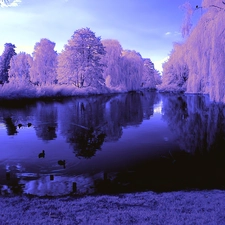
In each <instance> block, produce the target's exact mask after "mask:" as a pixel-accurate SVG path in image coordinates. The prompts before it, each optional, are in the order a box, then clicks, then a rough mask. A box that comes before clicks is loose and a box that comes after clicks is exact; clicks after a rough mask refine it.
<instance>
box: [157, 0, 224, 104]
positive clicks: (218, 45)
mask: <svg viewBox="0 0 225 225" xmlns="http://www.w3.org/2000/svg"><path fill="white" fill-rule="evenodd" d="M223 5H225V4H224V3H223V2H221V1H219V0H215V1H214V2H213V4H212V2H211V1H208V0H204V1H203V3H202V7H204V8H206V9H207V10H205V12H204V14H203V15H202V17H201V18H200V20H199V22H198V24H197V25H196V26H195V28H194V29H193V30H192V32H191V34H190V36H189V37H188V38H187V40H186V41H185V42H184V43H183V44H182V45H179V46H178V45H176V46H175V47H174V51H173V52H172V54H171V55H170V58H169V60H168V61H167V62H166V63H165V64H164V68H163V69H164V70H163V82H162V85H161V87H163V89H164V90H169V91H170V90H175V91H176V90H180V89H183V90H184V91H186V92H189V93H204V94H209V95H210V98H211V99H212V100H215V101H222V102H225V88H224V87H225V79H224V77H225V66H224V65H225V38H224V30H225V25H224V24H225V12H224V9H223V7H224V6H223ZM180 75H181V76H180ZM180 78H181V79H180Z"/></svg>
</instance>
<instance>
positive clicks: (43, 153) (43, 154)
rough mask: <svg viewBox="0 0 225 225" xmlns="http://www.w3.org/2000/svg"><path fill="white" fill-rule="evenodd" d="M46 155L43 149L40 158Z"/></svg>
mask: <svg viewBox="0 0 225 225" xmlns="http://www.w3.org/2000/svg"><path fill="white" fill-rule="evenodd" d="M44 157H45V150H42V152H41V153H39V155H38V158H44Z"/></svg>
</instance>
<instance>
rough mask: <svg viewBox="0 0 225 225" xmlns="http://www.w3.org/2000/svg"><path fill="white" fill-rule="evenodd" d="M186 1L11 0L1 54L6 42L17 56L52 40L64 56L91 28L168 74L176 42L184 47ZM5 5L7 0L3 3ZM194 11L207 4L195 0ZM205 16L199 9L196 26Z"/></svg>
mask: <svg viewBox="0 0 225 225" xmlns="http://www.w3.org/2000/svg"><path fill="white" fill-rule="evenodd" d="M185 1H186V0H172V1H171V0H47V1H46V0H9V2H10V4H11V6H9V7H5V6H4V4H3V3H1V6H0V21H1V22H0V55H1V54H2V52H3V50H4V44H5V43H12V44H15V45H16V52H17V53H19V52H21V51H23V52H27V53H30V54H31V53H32V52H33V49H34V45H35V43H37V42H39V41H40V39H41V38H47V39H49V40H51V41H53V42H55V43H56V47H55V50H56V51H57V52H58V53H60V52H61V51H62V49H63V48H64V45H65V44H67V41H68V40H69V39H70V38H71V36H72V35H73V33H74V32H75V31H76V30H78V29H80V28H85V27H89V28H90V29H91V30H92V31H93V32H95V34H96V36H98V37H99V36H100V37H101V38H102V39H116V40H118V41H119V42H120V44H121V45H122V47H123V49H129V50H135V51H137V52H139V53H140V54H141V55H142V57H143V58H150V59H151V60H152V61H153V63H154V64H155V68H156V69H158V70H159V71H162V66H161V64H162V62H163V61H165V60H166V59H167V58H168V56H169V54H170V52H171V50H172V48H173V43H174V42H182V41H184V39H183V38H182V35H181V25H182V21H183V17H184V11H183V10H182V9H181V8H180V6H181V5H182V4H183V3H185ZM0 2H1V0H0ZM189 2H190V3H191V5H193V7H195V6H196V5H201V0H190V1H189ZM200 16H201V12H200V10H196V11H195V13H194V17H193V21H192V22H193V24H195V23H196V21H197V20H198V19H199V17H200Z"/></svg>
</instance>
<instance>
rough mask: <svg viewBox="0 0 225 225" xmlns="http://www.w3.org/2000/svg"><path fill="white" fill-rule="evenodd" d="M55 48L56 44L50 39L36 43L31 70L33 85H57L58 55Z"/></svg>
mask: <svg viewBox="0 0 225 225" xmlns="http://www.w3.org/2000/svg"><path fill="white" fill-rule="evenodd" d="M54 47H55V43H54V42H51V41H49V40H48V39H41V41H40V42H38V43H36V45H35V47H34V52H33V64H32V67H31V69H30V76H31V81H32V83H34V84H36V85H43V84H44V85H47V84H54V83H56V77H57V74H56V67H57V53H56V51H55V50H54Z"/></svg>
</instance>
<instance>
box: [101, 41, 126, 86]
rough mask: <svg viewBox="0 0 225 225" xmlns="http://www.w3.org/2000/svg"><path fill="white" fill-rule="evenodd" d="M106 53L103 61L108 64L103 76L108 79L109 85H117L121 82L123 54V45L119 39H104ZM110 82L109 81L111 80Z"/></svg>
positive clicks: (107, 83)
mask: <svg viewBox="0 0 225 225" xmlns="http://www.w3.org/2000/svg"><path fill="white" fill-rule="evenodd" d="M102 44H103V46H104V47H105V50H106V54H105V55H104V57H103V58H102V62H103V63H104V64H105V65H106V67H105V68H104V71H103V77H104V79H106V85H107V86H108V87H116V86H119V85H120V84H121V67H120V63H121V55H122V46H121V45H120V43H119V42H118V41H117V40H112V39H107V40H103V41H102ZM109 80H110V82H107V81H109Z"/></svg>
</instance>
